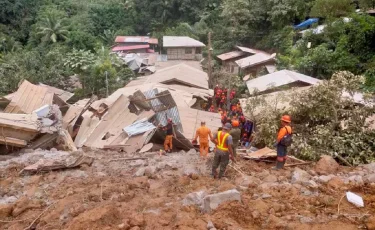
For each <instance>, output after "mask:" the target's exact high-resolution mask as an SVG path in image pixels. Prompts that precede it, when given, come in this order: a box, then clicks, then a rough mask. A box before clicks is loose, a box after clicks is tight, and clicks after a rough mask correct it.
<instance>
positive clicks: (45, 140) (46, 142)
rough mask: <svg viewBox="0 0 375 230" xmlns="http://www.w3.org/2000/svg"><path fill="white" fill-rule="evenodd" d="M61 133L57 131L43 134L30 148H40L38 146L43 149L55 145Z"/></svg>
mask: <svg viewBox="0 0 375 230" xmlns="http://www.w3.org/2000/svg"><path fill="white" fill-rule="evenodd" d="M58 136H59V135H58V134H57V133H54V134H48V133H47V134H45V135H43V136H41V137H40V138H38V139H37V140H35V141H34V142H33V143H32V144H31V146H30V148H31V149H38V148H42V149H45V148H48V147H52V146H53V143H54V142H55V140H56V138H57V137H58Z"/></svg>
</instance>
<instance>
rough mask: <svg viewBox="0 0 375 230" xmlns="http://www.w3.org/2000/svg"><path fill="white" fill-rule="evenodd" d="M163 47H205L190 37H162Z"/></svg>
mask: <svg viewBox="0 0 375 230" xmlns="http://www.w3.org/2000/svg"><path fill="white" fill-rule="evenodd" d="M163 46H164V47H205V46H206V45H205V44H203V43H202V42H200V41H197V40H195V39H193V38H190V37H186V36H185V37H180V36H164V37H163Z"/></svg>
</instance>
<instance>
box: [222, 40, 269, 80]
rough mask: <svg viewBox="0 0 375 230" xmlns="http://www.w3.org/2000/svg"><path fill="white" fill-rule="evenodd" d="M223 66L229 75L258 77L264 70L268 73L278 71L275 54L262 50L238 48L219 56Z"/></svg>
mask: <svg viewBox="0 0 375 230" xmlns="http://www.w3.org/2000/svg"><path fill="white" fill-rule="evenodd" d="M217 58H218V59H219V60H220V61H221V65H222V66H223V67H224V69H225V70H226V71H227V72H229V73H234V74H239V73H241V74H243V75H249V74H252V75H256V74H257V73H258V72H259V71H261V69H262V68H265V69H266V71H267V72H268V73H273V72H275V71H276V66H275V63H276V61H275V54H272V55H271V54H269V53H267V52H264V51H262V50H257V49H253V48H247V47H242V46H236V50H234V51H231V52H228V53H223V54H220V55H218V56H217Z"/></svg>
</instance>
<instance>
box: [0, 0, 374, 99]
mask: <svg viewBox="0 0 375 230" xmlns="http://www.w3.org/2000/svg"><path fill="white" fill-rule="evenodd" d="M374 5H375V3H374V1H373V0H357V1H352V0H199V1H198V0H137V1H135V0H81V1H76V0H0V78H1V80H2V81H3V84H2V86H1V88H0V94H5V93H9V92H11V91H13V90H14V89H15V87H16V85H17V82H18V81H19V80H20V79H22V78H27V79H29V80H31V81H33V82H38V81H43V82H45V83H47V84H52V85H55V86H64V85H66V84H65V83H64V82H65V81H66V80H67V79H68V78H69V76H71V75H72V74H83V73H82V71H81V70H80V69H79V68H75V67H73V66H74V65H65V64H64V61H63V59H64V60H65V58H66V57H67V56H69V54H70V53H74V52H76V51H78V50H79V51H82V53H85V52H86V53H87V52H90V53H92V54H93V55H95V56H96V55H98V53H97V52H98V50H101V47H105V48H107V49H108V48H109V47H110V46H111V45H113V43H114V38H115V36H116V35H120V34H121V35H151V36H155V37H157V38H159V42H160V44H159V45H162V44H161V43H162V40H161V38H162V36H163V35H187V36H191V37H193V38H197V39H199V40H201V41H202V42H204V43H206V44H207V42H208V41H207V34H208V32H209V31H211V32H212V45H213V49H214V51H213V54H214V55H216V54H219V53H222V52H224V51H229V50H231V49H233V47H234V45H244V46H250V47H255V48H261V49H265V50H267V51H269V52H276V53H278V63H279V68H291V69H296V70H298V71H300V72H303V73H306V74H309V75H312V76H314V77H319V78H322V79H329V78H330V77H331V75H332V74H333V73H335V72H336V71H340V70H347V71H351V72H353V73H355V74H364V75H365V76H366V77H367V81H366V83H365V84H364V87H365V88H366V89H368V90H371V91H373V90H374V88H375V85H374V84H375V80H374V79H373V78H374V66H375V64H374V63H375V39H374V38H375V18H374V17H371V16H369V15H367V14H365V13H362V14H358V13H355V9H356V8H361V10H362V12H364V11H366V10H367V9H370V8H373V7H374ZM333 6H334V7H333ZM309 17H319V18H320V21H319V24H322V25H326V28H325V29H324V31H323V33H319V34H317V33H314V32H307V33H305V34H304V35H303V36H301V34H300V33H299V31H296V30H294V29H293V25H296V24H298V23H300V22H302V21H304V20H305V19H307V18H309ZM343 17H347V18H350V20H343ZM313 27H314V26H313ZM308 43H311V47H310V48H307V44H308ZM205 53H206V51H205ZM31 57H32V58H31ZM96 59H97V60H96V61H95V63H96V64H95V65H97V62H98V60H101V61H107V62H108V60H110V61H113V59H102V58H96ZM101 64H102V65H103V66H105V65H106V64H105V63H101ZM93 65H94V64H93ZM111 65H112V66H117V64H116V62H114V63H111ZM216 67H217V65H216ZM124 68H125V70H124ZM89 69H90V70H92V69H95V67H94V66H91V67H90V68H89ZM113 70H114V71H116V73H112V74H113V76H117V77H116V79H117V80H118V79H123V80H122V82H118V81H117V80H116V81H113V82H112V83H111V84H113V87H110V88H115V87H121V84H122V83H123V81H124V79H125V81H126V79H129V77H131V74H130V72H129V71H128V70H126V67H125V66H121V67H116V68H114V69H113ZM102 72H103V71H97V72H96V75H100V74H102ZM104 72H106V71H104ZM92 73H93V72H90V74H89V73H85V74H84V75H86V79H88V77H87V76H88V75H90V77H93V76H91V75H92ZM107 73H108V71H107ZM97 77H98V76H97ZM81 78H83V77H82V76H81ZM101 78H103V76H100V77H99V79H97V78H95V81H93V82H97V84H98V85H96V86H87V87H86V89H88V91H87V92H85V94H87V93H98V92H99V91H100V92H101V91H102V90H99V88H100V87H103V84H102V80H100V79H101ZM114 79H115V78H114Z"/></svg>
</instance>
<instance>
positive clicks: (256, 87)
mask: <svg viewBox="0 0 375 230" xmlns="http://www.w3.org/2000/svg"><path fill="white" fill-rule="evenodd" d="M294 82H304V83H307V84H310V85H315V84H317V83H319V82H320V80H319V79H316V78H312V77H309V76H307V75H304V74H300V73H297V72H294V71H290V70H281V71H277V72H274V73H271V74H267V75H264V76H261V77H257V78H254V79H252V80H250V81H247V82H246V85H247V88H248V89H249V93H250V94H253V93H254V91H258V92H262V91H265V90H268V89H270V88H275V87H279V86H283V85H288V84H291V83H294Z"/></svg>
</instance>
